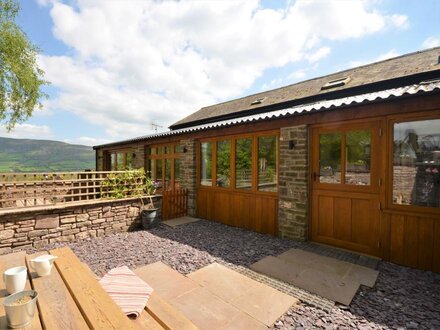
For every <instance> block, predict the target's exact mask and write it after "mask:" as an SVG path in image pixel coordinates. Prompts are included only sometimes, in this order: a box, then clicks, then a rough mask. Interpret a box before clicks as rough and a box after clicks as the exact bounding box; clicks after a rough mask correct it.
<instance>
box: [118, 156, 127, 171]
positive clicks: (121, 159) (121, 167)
mask: <svg viewBox="0 0 440 330" xmlns="http://www.w3.org/2000/svg"><path fill="white" fill-rule="evenodd" d="M116 169H117V170H118V171H123V170H125V165H124V154H123V153H122V152H118V153H117V156H116Z"/></svg>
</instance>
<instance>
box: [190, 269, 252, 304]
mask: <svg viewBox="0 0 440 330" xmlns="http://www.w3.org/2000/svg"><path fill="white" fill-rule="evenodd" d="M188 278H190V279H191V280H193V281H194V282H196V283H198V284H199V285H201V286H203V287H206V288H208V289H209V291H211V292H212V293H213V294H215V295H216V296H218V297H219V298H221V299H223V300H224V301H227V302H230V301H232V300H234V299H237V298H238V297H240V296H241V295H243V294H244V293H245V292H246V291H247V290H248V289H249V288H251V287H252V286H255V285H256V284H258V282H257V281H254V280H252V279H250V278H249V277H247V276H244V275H242V274H240V273H238V272H235V271H233V270H231V269H229V268H227V267H225V266H222V265H220V264H218V263H213V264H210V265H208V266H206V267H203V268H201V269H199V270H196V271H195V272H192V273H190V274H188Z"/></svg>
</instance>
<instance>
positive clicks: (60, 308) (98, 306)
mask: <svg viewBox="0 0 440 330" xmlns="http://www.w3.org/2000/svg"><path fill="white" fill-rule="evenodd" d="M46 253H47V252H40V253H37V254H34V255H26V253H25V252H17V253H12V254H8V255H3V256H0V272H1V273H3V272H4V271H5V270H6V269H8V268H10V267H16V266H27V267H28V281H27V283H26V288H25V289H26V290H29V289H33V290H36V291H37V292H38V301H37V307H38V308H37V311H36V313H35V317H34V320H33V322H32V324H31V325H30V326H29V327H28V329H196V327H195V325H194V324H193V323H192V322H191V321H190V320H188V319H187V318H186V317H185V316H184V315H183V314H182V313H181V312H180V311H178V310H176V309H175V308H174V307H173V306H171V305H169V304H168V303H167V302H165V301H164V300H162V299H161V298H160V297H159V296H158V295H157V294H155V293H154V292H153V294H152V295H151V297H150V299H149V300H148V303H147V306H146V307H145V309H144V310H143V312H142V314H141V316H140V317H138V318H137V319H136V320H132V319H130V318H128V317H127V316H126V315H125V314H124V313H123V312H122V310H121V309H120V308H119V306H118V305H116V303H115V302H114V301H113V300H112V298H111V297H110V296H109V295H108V294H107V293H106V292H105V291H104V289H103V288H102V287H101V285H100V284H99V283H98V281H97V279H96V276H95V274H94V273H93V272H92V271H91V270H90V268H89V267H88V266H87V265H86V264H84V263H82V262H81V261H80V260H79V259H78V258H77V257H76V255H75V254H74V253H73V252H72V250H70V248H68V247H63V248H59V249H55V250H51V251H49V252H48V253H50V254H52V255H54V256H57V257H58V259H56V261H55V267H53V268H52V271H51V274H50V275H49V276H45V277H38V276H37V274H36V273H34V272H30V268H29V266H28V265H29V260H30V259H33V258H35V257H36V256H38V255H41V254H46ZM6 295H7V293H6V289H5V285H4V283H3V281H1V284H0V329H6V328H7V324H6V316H5V310H4V307H3V304H2V302H3V300H4V299H5V296H6Z"/></svg>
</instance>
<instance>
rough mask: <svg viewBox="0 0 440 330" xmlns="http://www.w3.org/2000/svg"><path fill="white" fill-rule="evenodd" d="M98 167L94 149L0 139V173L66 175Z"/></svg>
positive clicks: (39, 141)
mask: <svg viewBox="0 0 440 330" xmlns="http://www.w3.org/2000/svg"><path fill="white" fill-rule="evenodd" d="M94 168H95V152H94V151H93V149H92V148H91V147H87V146H83V145H73V144H68V143H64V142H59V141H48V140H29V139H9V138H0V172H67V171H84V170H85V169H92V170H93V169H94Z"/></svg>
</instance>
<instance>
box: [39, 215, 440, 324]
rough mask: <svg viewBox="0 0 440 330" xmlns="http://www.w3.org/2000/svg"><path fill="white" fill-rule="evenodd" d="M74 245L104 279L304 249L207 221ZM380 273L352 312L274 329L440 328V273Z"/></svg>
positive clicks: (300, 311)
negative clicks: (124, 271) (118, 270)
mask: <svg viewBox="0 0 440 330" xmlns="http://www.w3.org/2000/svg"><path fill="white" fill-rule="evenodd" d="M60 245H61V244H58V245H57V246H60ZM69 246H70V247H71V248H72V250H73V251H74V252H75V253H76V255H77V256H78V257H79V258H80V259H81V260H82V261H84V262H86V263H87V264H88V265H89V267H90V268H91V269H92V270H93V271H94V272H95V273H96V274H98V275H102V274H104V273H105V272H107V271H108V270H110V269H111V268H114V267H117V266H121V265H127V266H128V267H130V268H136V267H138V266H141V265H146V264H149V263H152V262H156V261H162V262H164V263H166V264H167V265H169V266H170V267H172V268H174V269H175V270H177V271H179V272H180V273H182V274H188V273H190V272H193V271H195V270H197V269H199V268H202V267H204V266H206V265H209V264H211V263H213V262H219V263H223V264H228V263H232V264H235V265H241V266H246V267H248V266H249V265H251V264H252V263H254V262H256V261H258V260H260V259H261V258H263V257H265V256H268V255H277V254H280V253H282V252H284V251H286V250H288V249H290V248H297V247H300V246H301V243H299V242H294V241H291V240H287V239H281V238H277V237H272V236H268V235H262V234H258V233H255V232H251V231H247V230H243V229H238V228H233V227H229V226H225V225H222V224H219V223H215V222H210V221H204V220H202V221H199V222H196V223H190V224H187V225H183V226H180V227H178V228H176V229H171V228H169V227H167V226H164V225H160V226H159V227H157V228H154V229H152V230H150V231H142V230H140V231H135V232H130V233H123V234H115V235H111V236H107V237H104V238H94V239H88V240H83V241H78V242H75V243H71V244H69ZM52 247H53V246H52ZM48 248H50V247H46V248H45V249H48ZM378 270H379V271H380V274H379V278H378V280H377V283H376V285H375V287H374V288H367V287H364V286H361V289H360V290H359V291H358V293H357V295H356V296H355V298H354V299H353V301H352V303H351V305H350V306H349V307H346V306H340V305H336V306H335V307H334V308H333V310H332V311H331V312H330V313H327V312H325V311H323V310H320V309H318V308H315V307H312V306H309V305H307V304H304V303H302V304H300V305H299V306H294V307H292V308H291V309H289V310H288V311H287V313H285V314H284V315H283V316H282V317H281V318H280V319H278V320H277V321H276V322H275V324H274V325H273V328H274V329H316V328H319V329H440V275H439V274H434V273H432V272H425V271H420V270H415V269H410V268H406V267H401V266H398V265H395V264H391V263H388V262H380V263H379V266H378Z"/></svg>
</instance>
